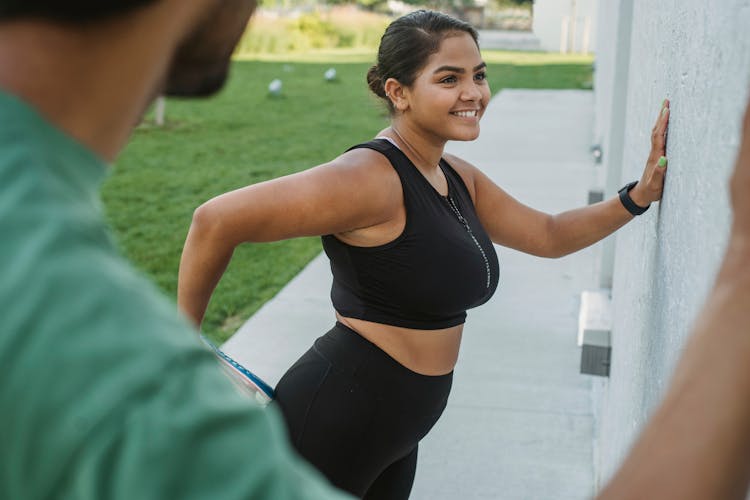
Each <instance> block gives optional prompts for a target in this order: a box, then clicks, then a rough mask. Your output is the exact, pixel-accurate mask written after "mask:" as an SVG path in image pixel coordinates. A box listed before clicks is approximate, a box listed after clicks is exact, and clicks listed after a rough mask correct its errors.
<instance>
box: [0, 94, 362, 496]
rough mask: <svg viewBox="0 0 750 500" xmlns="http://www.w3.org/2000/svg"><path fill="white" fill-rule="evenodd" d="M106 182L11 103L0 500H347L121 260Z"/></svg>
mask: <svg viewBox="0 0 750 500" xmlns="http://www.w3.org/2000/svg"><path fill="white" fill-rule="evenodd" d="M106 171H107V166H106V165H105V164H104V163H103V162H102V161H101V160H99V159H98V158H97V157H96V156H95V155H94V154H93V153H92V152H90V151H89V150H87V149H86V148H84V147H83V146H81V145H80V144H78V143H76V142H75V141H74V140H72V139H71V138H70V137H68V136H66V135H65V134H63V133H62V132H61V131H59V130H57V129H56V128H54V127H53V126H52V125H50V124H49V123H48V122H47V121H46V120H45V119H44V118H42V117H41V116H40V115H39V114H37V113H36V112H35V111H34V110H33V109H31V108H30V107H29V106H27V105H26V104H24V103H23V102H21V101H20V100H18V99H16V98H15V97H12V96H10V95H8V94H4V93H2V92H0V269H1V270H2V272H1V273H0V325H2V326H1V327H0V328H1V329H0V498H2V499H8V500H21V499H22V500H34V499H41V498H45V499H47V498H71V499H77V500H85V499H96V500H102V499H114V498H122V499H128V500H134V499H138V500H145V499H152V498H153V499H157V498H158V499H171V498H180V499H200V500H207V499H210V500H213V499H230V498H231V499H240V498H259V499H271V500H276V499H279V500H281V499H291V498H295V499H296V498H300V499H302V498H304V499H322V498H326V499H341V498H345V496H344V495H343V494H341V493H338V492H336V491H335V490H333V489H332V487H330V486H328V485H327V483H326V482H325V481H324V480H323V479H322V476H320V475H319V474H318V473H317V472H315V471H313V469H312V468H311V467H310V466H308V465H307V464H305V463H303V462H302V460H301V459H299V458H298V457H297V456H296V455H295V454H294V453H293V452H292V451H291V450H290V448H289V446H288V445H287V442H286V435H285V430H284V427H283V423H282V422H281V419H280V417H279V415H278V413H277V410H275V409H274V408H273V407H269V408H267V409H262V408H260V407H259V406H257V405H256V404H255V403H254V402H253V401H252V400H251V399H250V398H248V397H246V396H244V395H242V394H240V393H239V392H237V391H236V389H235V388H234V386H233V384H232V383H231V382H230V381H229V380H228V379H227V378H226V376H225V375H224V373H223V372H222V371H221V369H220V367H219V365H218V363H217V361H216V360H215V358H214V356H213V354H211V353H210V352H209V351H208V350H207V349H206V348H205V347H204V346H203V345H202V344H201V342H200V340H199V338H198V335H197V333H196V332H195V331H194V329H193V328H191V327H190V326H189V325H188V324H187V322H186V321H185V320H183V319H182V318H181V317H180V316H179V315H178V314H177V312H176V309H175V306H174V304H172V303H170V302H169V301H167V300H166V299H164V298H163V297H162V296H161V295H160V294H159V293H158V291H156V290H155V288H154V287H153V286H152V285H151V284H150V283H149V282H148V281H147V280H145V279H143V278H142V277H140V276H139V275H138V274H137V273H136V272H135V271H134V270H133V269H132V268H131V267H130V266H129V265H128V264H127V263H126V262H125V261H124V260H123V258H122V257H121V256H120V255H119V254H118V252H117V250H116V248H115V246H114V245H113V243H112V239H111V236H110V234H109V231H108V228H107V227H106V224H105V223H104V218H103V214H102V208H101V203H100V200H99V186H100V184H101V182H102V181H103V179H104V177H105V176H106ZM346 498H348V497H346Z"/></svg>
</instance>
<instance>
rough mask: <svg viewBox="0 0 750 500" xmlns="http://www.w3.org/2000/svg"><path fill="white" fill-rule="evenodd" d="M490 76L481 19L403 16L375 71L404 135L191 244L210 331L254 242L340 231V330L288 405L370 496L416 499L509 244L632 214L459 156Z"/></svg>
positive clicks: (187, 301)
mask: <svg viewBox="0 0 750 500" xmlns="http://www.w3.org/2000/svg"><path fill="white" fill-rule="evenodd" d="M485 73H486V65H485V62H484V60H483V59H482V56H481V54H480V52H479V48H478V45H477V33H476V31H475V30H474V29H473V28H472V27H471V26H470V25H468V24H466V23H464V22H462V21H459V20H457V19H454V18H452V17H450V16H447V15H445V14H441V13H437V12H432V11H416V12H413V13H411V14H408V15H406V16H404V17H401V18H399V19H397V20H396V21H394V22H393V23H392V24H391V25H390V26H389V27H388V28H387V29H386V31H385V34H384V35H383V37H382V40H381V44H380V49H379V51H378V57H377V62H376V64H375V65H374V66H372V68H370V70H369V71H368V74H367V82H368V85H369V88H370V89H371V90H372V92H373V93H374V94H375V95H376V96H378V97H379V98H380V99H382V100H383V102H384V103H385V105H386V106H387V108H388V110H389V111H390V118H391V123H390V126H389V127H387V128H385V129H384V130H382V131H380V133H378V134H377V136H376V137H375V138H374V139H373V140H370V141H369V142H365V143H362V144H358V145H355V146H354V147H352V148H350V149H349V150H348V151H347V152H345V153H344V154H342V155H340V156H338V157H337V158H335V159H333V160H331V161H329V162H328V163H324V164H322V165H319V166H317V167H314V168H311V169H309V170H306V171H303V172H300V173H297V174H293V175H289V176H286V177H282V178H278V179H274V180H270V181H267V182H262V183H259V184H254V185H250V186H247V187H244V188H241V189H238V190H235V191H231V192H228V193H225V194H223V195H221V196H218V197H216V198H213V199H211V200H209V201H207V202H206V203H204V204H203V205H201V206H200V207H199V208H198V209H197V210H196V211H195V214H194V218H193V222H192V225H191V228H190V231H189V233H188V237H187V240H186V243H185V248H184V251H183V255H182V261H181V264H180V272H179V283H178V303H179V305H180V307H181V308H182V309H183V310H184V311H185V312H186V313H187V314H188V315H189V316H190V317H191V318H192V319H193V320H194V321H195V322H196V323H197V324H200V323H201V321H202V319H203V315H204V313H205V310H206V306H207V304H208V301H209V299H210V297H211V294H212V293H213V290H214V287H215V286H216V284H217V283H218V281H219V280H220V278H221V276H222V274H223V273H224V270H225V269H226V267H227V265H228V263H229V260H230V258H231V256H232V254H233V252H234V250H235V248H236V247H237V246H238V245H240V244H242V243H245V242H256V243H260V242H269V241H276V240H282V239H287V238H294V237H300V236H322V241H323V247H324V249H325V251H326V253H327V255H328V257H329V258H330V261H331V269H332V272H333V286H332V290H331V298H332V302H333V306H334V309H335V314H336V318H337V322H336V324H335V325H334V326H333V328H332V329H331V330H330V331H329V332H328V333H326V334H325V335H323V336H322V337H320V338H319V339H318V340H316V341H315V343H314V345H313V347H312V348H311V349H310V350H309V351H308V352H307V353H305V354H304V355H303V356H302V357H301V358H300V359H299V360H298V362H297V363H295V364H294V365H293V366H292V367H291V368H290V369H289V370H288V372H287V373H286V375H285V376H284V377H283V378H282V379H281V381H280V382H279V384H278V386H277V387H276V396H277V400H276V402H277V404H278V406H279V408H280V409H281V411H282V413H283V415H284V417H285V420H286V423H287V427H288V430H289V435H290V437H291V439H292V442H293V444H294V445H295V447H296V448H297V450H298V451H299V452H300V454H301V455H302V456H303V457H305V458H307V459H308V460H309V461H310V462H311V463H313V464H314V465H315V466H316V467H318V469H320V470H321V471H322V472H323V473H324V474H325V475H326V476H327V477H328V478H329V479H330V480H331V481H332V482H333V483H334V484H335V485H337V486H339V487H340V488H343V489H345V490H347V491H350V492H352V493H354V494H355V495H357V496H359V497H364V498H368V499H379V498H383V499H389V500H398V499H406V498H408V496H409V492H410V490H411V485H412V481H413V478H414V472H415V468H416V461H417V449H418V443H419V441H420V440H421V438H422V437H424V436H425V435H426V434H427V432H429V430H430V429H431V427H432V426H433V425H434V424H435V422H436V421H437V420H438V418H439V417H440V415H441V413H442V411H443V409H444V408H445V405H446V404H447V399H448V395H449V392H450V387H451V382H452V374H453V367H454V365H455V364H456V361H457V358H458V352H459V346H460V342H461V335H462V332H463V325H464V322H465V320H466V311H467V310H468V309H471V308H473V307H476V306H478V305H481V304H483V303H484V302H486V301H487V300H489V298H490V297H491V296H492V295H493V293H494V291H495V289H496V288H497V285H498V282H499V264H498V259H497V255H496V253H495V248H494V246H493V243H498V244H503V245H506V246H510V247H512V248H515V249H518V250H521V251H524V252H527V253H532V254H535V255H542V256H550V257H551V256H560V255H564V254H566V253H570V252H573V251H575V250H578V249H580V248H583V247H585V246H587V245H589V244H591V243H594V242H595V241H598V240H599V239H601V238H603V237H604V236H606V235H608V234H610V233H611V232H612V231H614V230H615V229H617V228H618V227H620V226H621V225H623V224H625V223H626V222H627V221H629V220H630V219H632V215H631V214H630V213H629V212H628V211H627V210H626V209H625V208H624V207H623V205H622V204H621V203H620V201H619V200H618V199H613V200H609V201H608V202H604V203H602V204H600V205H598V206H591V207H588V208H585V209H580V210H578V211H573V212H570V213H565V214H560V215H559V216H551V215H547V214H544V213H541V212H538V211H536V210H533V209H531V208H529V207H526V206H525V205H523V204H521V203H519V202H518V201H516V200H514V199H513V198H511V197H510V196H509V195H508V194H506V193H505V191H503V190H502V189H501V188H500V187H498V186H496V185H495V184H494V183H492V181H490V180H489V179H488V178H487V177H486V176H485V175H484V174H483V173H482V172H481V171H480V170H479V169H477V168H476V167H474V166H473V165H470V164H469V163H467V162H465V161H463V160H462V159H460V158H457V157H455V156H452V155H448V154H445V152H444V148H445V145H446V143H447V141H449V140H460V141H470V140H473V139H475V138H476V137H477V136H478V135H479V131H480V125H479V124H480V120H481V118H482V115H483V114H484V111H485V109H486V107H487V104H488V102H489V99H490V88H489V85H488V82H487V79H486V74H485ZM666 116H668V113H665V114H664V115H662V116H661V118H660V121H659V122H658V125H659V127H661V128H662V129H663V128H665V127H666V119H667V118H666ZM654 147H655V150H656V151H657V152H659V153H660V154H663V143H659V144H655V146H654ZM655 168H657V167H656V165H655V164H650V165H648V166H647V171H648V172H655V176H654V177H653V179H654V182H653V187H655V188H656V187H659V182H661V180H663V171H654V169H655ZM658 174H661V178H659V177H658ZM643 184H644V183H641V185H640V187H638V186H636V187H635V188H633V189H632V190H631V191H630V193H631V195H632V197H633V199H634V200H635V201H636V203H638V204H640V205H646V204H648V203H649V202H650V201H651V200H654V199H658V196H657V194H659V195H660V190H659V191H658V193H657V191H656V190H651V189H650V188H648V186H649V185H650V184H649V185H647V188H644V186H643ZM269 221H271V222H269Z"/></svg>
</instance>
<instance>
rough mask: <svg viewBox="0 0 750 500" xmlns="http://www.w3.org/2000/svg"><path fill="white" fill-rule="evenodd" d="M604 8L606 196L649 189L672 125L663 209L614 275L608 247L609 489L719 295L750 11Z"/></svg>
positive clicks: (701, 0)
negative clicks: (658, 137) (661, 116)
mask: <svg viewBox="0 0 750 500" xmlns="http://www.w3.org/2000/svg"><path fill="white" fill-rule="evenodd" d="M604 3H606V4H607V5H606V7H605V6H604V5H602V7H601V8H602V9H603V12H602V14H601V15H600V21H602V23H601V24H600V25H599V39H600V47H601V51H600V52H598V53H597V58H596V60H597V63H596V68H597V75H596V80H595V84H596V88H595V91H596V93H597V100H596V106H597V109H596V116H597V120H596V126H595V129H596V130H595V135H596V136H597V137H598V138H599V140H600V141H601V143H602V144H604V148H603V149H604V155H605V156H604V158H605V161H604V163H603V168H604V169H605V170H606V172H607V178H606V181H605V182H606V186H607V191H608V193H607V194H608V195H614V194H615V190H616V187H619V186H621V185H622V184H624V183H625V182H626V181H630V180H634V179H638V178H639V177H640V175H641V172H642V168H643V164H644V162H645V159H646V157H647V154H648V151H649V147H650V137H649V135H650V131H651V128H652V126H653V123H654V120H655V118H656V116H657V113H658V112H659V109H660V105H661V102H662V100H663V99H664V98H669V99H670V100H671V103H672V117H671V122H670V128H669V143H668V151H667V153H668V157H669V167H668V168H669V171H668V175H667V183H666V186H665V193H664V198H663V200H662V202H661V203H660V204H655V205H653V206H652V208H651V209H650V210H649V211H648V212H646V213H645V214H644V215H642V216H641V217H640V218H639V219H638V220H636V221H633V222H632V223H630V224H629V225H628V226H626V227H625V228H623V229H622V230H620V231H619V232H618V233H617V236H616V244H614V246H613V247H612V248H613V249H614V253H613V260H614V262H613V263H612V262H609V263H608V262H606V245H605V252H604V254H605V258H604V259H603V261H602V266H601V267H602V269H601V272H602V275H603V277H604V278H606V273H607V272H609V271H610V270H611V271H612V275H611V278H612V279H611V281H612V304H613V314H614V319H613V330H612V335H613V345H612V366H611V373H610V377H609V379H603V380H599V381H598V383H597V390H596V397H595V402H594V403H595V405H596V406H597V409H596V413H598V415H599V422H598V424H597V426H598V432H597V443H596V447H597V452H596V456H597V457H598V458H597V464H596V466H597V476H598V479H599V482H600V483H601V482H603V481H606V479H607V478H608V477H609V476H610V475H611V474H612V473H613V471H614V470H615V469H616V467H617V466H618V464H619V463H620V461H621V459H622V457H623V455H624V454H625V453H626V452H627V450H628V449H629V447H630V446H631V444H632V440H633V439H634V437H635V436H636V435H637V434H638V432H639V431H640V430H641V428H642V425H643V424H644V422H645V421H646V420H647V418H648V416H649V414H650V412H651V411H652V410H653V409H654V407H655V405H656V404H658V402H659V401H660V399H661V397H662V395H663V393H664V390H665V388H666V386H667V385H668V383H669V381H670V378H671V374H672V371H673V369H674V365H675V362H676V360H677V359H678V358H679V356H680V352H681V349H682V347H683V344H684V341H685V339H686V336H687V335H688V334H689V332H690V326H691V323H692V321H693V319H694V317H695V314H696V313H697V311H698V310H699V308H700V306H701V304H702V302H703V300H704V298H705V295H706V293H707V292H708V290H709V288H710V286H711V284H712V281H713V276H714V274H715V272H716V269H717V266H718V263H719V261H720V259H721V257H722V253H723V250H724V246H725V242H726V237H727V234H728V229H729V221H730V212H729V206H728V199H727V189H726V182H727V179H728V175H729V173H730V171H731V168H732V166H733V164H734V159H735V154H736V151H737V145H738V141H739V123H740V119H741V116H742V111H743V110H744V106H745V103H746V101H747V97H748V89H749V88H750V0H609V1H608V2H604ZM615 12H617V14H618V16H617V17H615V16H614V13H615ZM626 61H627V62H626ZM623 78H624V79H623ZM624 82H627V84H626V85H624ZM618 144H620V145H621V146H620V147H619V148H618ZM608 155H609V156H608ZM602 282H606V279H602Z"/></svg>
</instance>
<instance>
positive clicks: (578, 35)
mask: <svg viewBox="0 0 750 500" xmlns="http://www.w3.org/2000/svg"><path fill="white" fill-rule="evenodd" d="M607 1H610V0H605V2H603V3H606V2H607ZM597 3H598V2H597V0H535V1H534V6H533V17H532V31H533V32H534V34H535V35H536V36H537V37H538V38H539V41H540V42H541V46H542V50H546V51H548V52H565V53H568V52H570V53H580V52H593V51H594V50H595V48H596V36H597V29H596V8H597Z"/></svg>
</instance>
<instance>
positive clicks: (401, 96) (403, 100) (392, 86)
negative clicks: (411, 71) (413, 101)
mask: <svg viewBox="0 0 750 500" xmlns="http://www.w3.org/2000/svg"><path fill="white" fill-rule="evenodd" d="M383 88H384V89H385V96H386V97H387V98H388V99H390V101H391V103H393V107H394V108H395V109H396V111H401V112H404V111H406V110H407V109H409V99H408V92H407V89H406V88H405V87H404V86H403V85H401V83H399V81H398V80H396V79H395V78H389V79H387V80H386V81H385V85H384V86H383Z"/></svg>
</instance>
